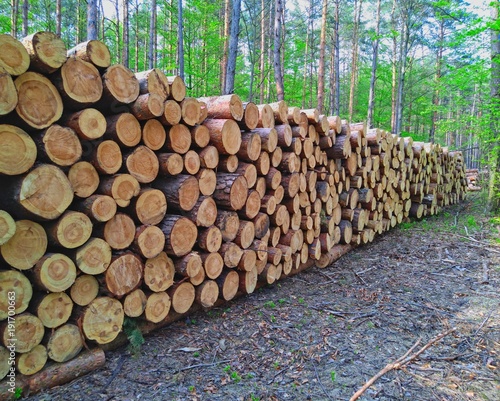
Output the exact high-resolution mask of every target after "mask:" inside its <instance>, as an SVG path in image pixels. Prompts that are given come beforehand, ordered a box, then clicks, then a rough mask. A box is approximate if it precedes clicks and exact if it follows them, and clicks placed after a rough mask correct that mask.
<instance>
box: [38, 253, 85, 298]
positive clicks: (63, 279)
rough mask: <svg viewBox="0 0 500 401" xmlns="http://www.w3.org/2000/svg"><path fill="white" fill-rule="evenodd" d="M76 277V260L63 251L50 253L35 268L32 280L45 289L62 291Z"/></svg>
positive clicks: (70, 284)
mask: <svg viewBox="0 0 500 401" xmlns="http://www.w3.org/2000/svg"><path fill="white" fill-rule="evenodd" d="M75 279H76V267H75V264H74V262H73V261H72V260H71V259H70V258H69V257H68V256H66V255H64V254H62V253H48V254H46V255H45V256H44V257H42V258H41V259H40V260H39V261H38V262H37V264H36V265H35V267H34V269H33V276H32V282H33V283H34V284H35V285H36V286H37V287H38V288H40V289H42V290H44V291H52V292H62V291H65V290H67V289H68V288H70V287H71V286H72V285H73V283H74V282H75Z"/></svg>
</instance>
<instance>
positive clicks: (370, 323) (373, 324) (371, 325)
mask: <svg viewBox="0 0 500 401" xmlns="http://www.w3.org/2000/svg"><path fill="white" fill-rule="evenodd" d="M366 325H367V326H368V328H369V329H373V328H374V327H375V323H373V322H371V321H370V322H368V323H366Z"/></svg>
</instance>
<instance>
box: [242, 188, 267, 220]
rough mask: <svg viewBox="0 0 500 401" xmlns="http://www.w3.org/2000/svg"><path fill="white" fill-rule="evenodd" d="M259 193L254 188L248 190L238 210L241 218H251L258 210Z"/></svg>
mask: <svg viewBox="0 0 500 401" xmlns="http://www.w3.org/2000/svg"><path fill="white" fill-rule="evenodd" d="M260 205H261V204H260V194H259V193H258V192H257V191H256V190H250V191H249V192H248V197H247V200H246V202H245V206H243V208H242V209H241V210H240V211H239V212H238V213H239V215H240V216H241V217H242V218H243V219H249V220H251V219H253V218H254V217H255V216H257V214H258V213H259V211H260Z"/></svg>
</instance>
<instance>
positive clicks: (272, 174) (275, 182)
mask: <svg viewBox="0 0 500 401" xmlns="http://www.w3.org/2000/svg"><path fill="white" fill-rule="evenodd" d="M266 184H267V188H268V189H274V190H275V189H276V188H278V187H279V186H280V184H281V171H280V170H278V169H276V168H274V167H271V168H270V169H269V173H268V174H267V175H266Z"/></svg>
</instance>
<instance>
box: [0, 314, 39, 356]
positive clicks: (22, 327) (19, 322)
mask: <svg viewBox="0 0 500 401" xmlns="http://www.w3.org/2000/svg"><path fill="white" fill-rule="evenodd" d="M15 319H16V321H15V324H14V336H13V337H14V338H15V339H16V341H15V342H14V341H13V340H12V334H11V333H12V330H9V329H10V328H11V326H12V323H10V325H11V326H10V327H9V324H8V323H7V322H2V323H0V342H1V343H2V344H3V345H4V346H5V347H9V346H12V345H13V344H14V345H15V348H16V352H20V353H25V352H29V351H31V350H32V349H33V348H35V347H36V346H37V345H38V344H40V343H41V342H42V339H43V335H44V332H45V328H44V327H43V324H42V322H41V321H40V319H38V318H37V317H36V316H34V315H32V314H31V313H28V312H24V313H22V314H20V315H16V317H15Z"/></svg>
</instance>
